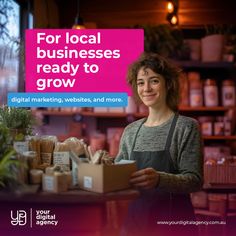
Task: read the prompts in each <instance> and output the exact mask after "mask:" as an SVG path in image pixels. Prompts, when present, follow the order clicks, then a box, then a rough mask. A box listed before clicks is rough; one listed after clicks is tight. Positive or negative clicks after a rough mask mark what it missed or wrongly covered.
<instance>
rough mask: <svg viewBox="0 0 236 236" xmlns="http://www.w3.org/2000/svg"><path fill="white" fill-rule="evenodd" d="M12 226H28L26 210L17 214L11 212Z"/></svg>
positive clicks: (18, 211)
mask: <svg viewBox="0 0 236 236" xmlns="http://www.w3.org/2000/svg"><path fill="white" fill-rule="evenodd" d="M11 219H12V220H11V224H12V225H14V226H16V225H20V226H23V225H26V223H27V214H26V211H24V210H17V211H16V214H14V213H13V211H11Z"/></svg>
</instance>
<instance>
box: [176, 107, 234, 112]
mask: <svg viewBox="0 0 236 236" xmlns="http://www.w3.org/2000/svg"><path fill="white" fill-rule="evenodd" d="M230 108H233V107H222V106H218V107H204V106H202V107H190V106H180V107H179V110H180V111H191V112H195V111H227V110H229V109H230Z"/></svg>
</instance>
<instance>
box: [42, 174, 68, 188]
mask: <svg viewBox="0 0 236 236" xmlns="http://www.w3.org/2000/svg"><path fill="white" fill-rule="evenodd" d="M67 190H68V182H67V178H66V175H65V174H64V173H58V172H55V173H54V174H43V191H45V192H52V193H60V192H66V191H67Z"/></svg>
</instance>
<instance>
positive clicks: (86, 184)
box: [78, 161, 137, 193]
mask: <svg viewBox="0 0 236 236" xmlns="http://www.w3.org/2000/svg"><path fill="white" fill-rule="evenodd" d="M78 167H79V168H78V179H79V187H80V188H81V189H84V190H88V191H91V192H97V193H107V192H112V191H116V190H122V189H127V188H130V184H129V179H130V175H131V174H132V173H133V172H135V171H136V170H137V167H136V163H135V162H134V161H132V162H129V163H124V164H120V163H119V164H114V165H102V164H101V165H96V164H90V163H80V164H79V166H78Z"/></svg>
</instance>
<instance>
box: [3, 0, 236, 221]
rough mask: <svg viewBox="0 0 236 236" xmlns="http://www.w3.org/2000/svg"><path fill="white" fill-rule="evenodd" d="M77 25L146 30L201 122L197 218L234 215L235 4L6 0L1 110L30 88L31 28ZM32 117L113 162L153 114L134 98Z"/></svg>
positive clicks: (187, 110) (186, 111) (229, 0)
mask: <svg viewBox="0 0 236 236" xmlns="http://www.w3.org/2000/svg"><path fill="white" fill-rule="evenodd" d="M75 23H78V24H80V27H77V28H81V24H82V28H83V27H85V28H86V29H94V28H96V29H111V28H114V29H116V28H117V29H118V28H129V29H130V28H142V29H144V33H145V42H144V43H145V45H144V46H145V50H146V51H152V52H157V53H159V54H161V55H163V56H166V57H168V58H169V59H170V60H172V61H173V62H174V63H176V65H178V66H180V67H181V68H182V70H183V72H182V75H181V77H180V80H181V101H180V105H179V111H180V114H183V115H186V116H190V117H194V118H195V119H197V120H198V121H199V124H200V127H201V132H202V137H203V143H204V189H203V191H201V192H198V193H195V194H193V195H192V201H193V204H194V206H195V208H196V214H198V215H200V216H202V217H203V216H204V217H208V218H209V217H213V218H221V219H224V218H225V217H229V218H230V217H232V218H235V215H236V175H235V172H236V109H235V107H236V106H235V105H236V66H235V61H236V14H235V1H234V0H225V1H215V0H199V1H190V0H179V1H178V0H173V1H167V0H147V1H143V0H129V1H110V0H80V1H77V0H67V1H64V0H47V1H46V0H0V105H3V104H6V102H7V93H8V92H11V91H21V92H22V91H24V86H25V80H24V75H25V73H24V41H25V38H24V37H25V35H24V30H25V29H28V28H60V29H71V28H72V27H73V26H74V24H75ZM78 30H79V29H78ZM124 40H125V39H124ZM122 79H124V78H122ZM32 112H33V114H34V115H35V116H36V117H37V119H38V120H39V123H38V125H36V126H35V127H34V132H35V134H38V135H55V136H57V138H58V140H59V141H64V140H65V139H66V138H68V137H77V138H79V139H81V138H83V139H84V140H85V142H86V143H89V144H90V145H91V146H92V147H93V148H94V150H97V149H106V150H108V151H109V154H110V156H112V157H115V156H116V154H117V152H118V148H119V141H120V137H121V135H122V132H123V129H124V127H125V126H126V125H127V124H129V123H131V122H133V121H135V120H137V119H140V118H142V117H144V116H145V115H146V114H147V110H146V108H145V107H144V106H143V105H140V104H136V103H135V101H134V99H133V98H132V97H129V104H128V106H127V107H118V108H107V107H102V108H80V107H66V108H48V109H46V108H37V109H36V108H34V109H32Z"/></svg>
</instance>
